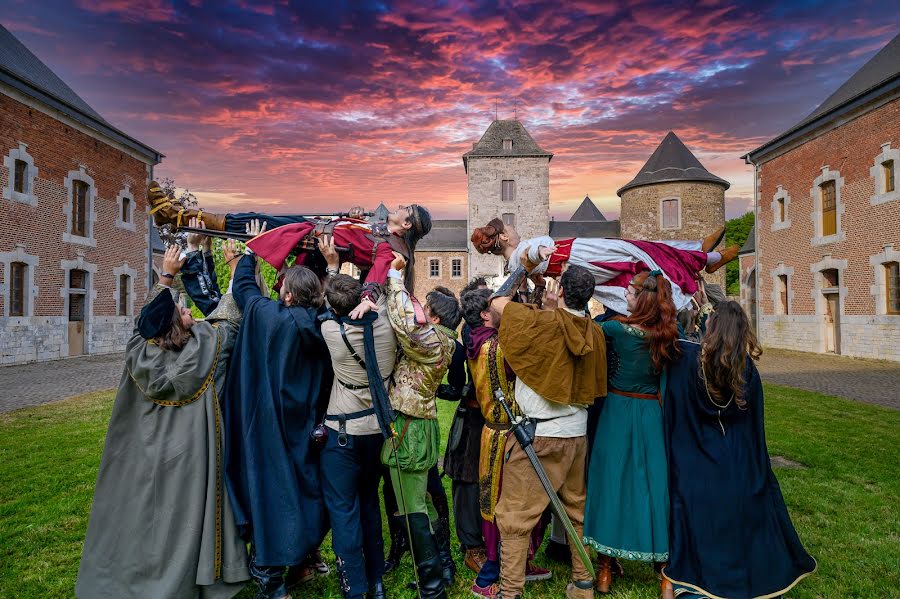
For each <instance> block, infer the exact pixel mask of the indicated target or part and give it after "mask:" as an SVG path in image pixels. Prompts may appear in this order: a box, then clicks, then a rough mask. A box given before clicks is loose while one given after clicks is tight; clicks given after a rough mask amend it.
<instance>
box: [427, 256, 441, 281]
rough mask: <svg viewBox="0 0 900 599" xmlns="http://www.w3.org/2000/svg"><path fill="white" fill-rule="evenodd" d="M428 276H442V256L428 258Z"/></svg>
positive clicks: (435, 277) (434, 277)
mask: <svg viewBox="0 0 900 599" xmlns="http://www.w3.org/2000/svg"><path fill="white" fill-rule="evenodd" d="M428 276H429V278H432V279H437V278H440V276H441V260H440V258H429V259H428Z"/></svg>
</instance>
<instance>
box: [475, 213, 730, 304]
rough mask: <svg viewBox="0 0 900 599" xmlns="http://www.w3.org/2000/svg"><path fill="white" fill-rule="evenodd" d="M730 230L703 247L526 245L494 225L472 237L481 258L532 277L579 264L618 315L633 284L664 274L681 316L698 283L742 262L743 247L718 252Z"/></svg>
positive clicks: (629, 242)
mask: <svg viewBox="0 0 900 599" xmlns="http://www.w3.org/2000/svg"><path fill="white" fill-rule="evenodd" d="M724 235H725V229H724V228H722V229H720V230H718V231H715V232H713V233H711V234H710V235H708V236H706V237H705V238H704V239H702V240H700V241H638V240H633V239H616V238H608V237H598V238H593V237H590V238H586V237H574V238H569V239H558V240H554V239H553V238H551V237H549V236H546V235H544V236H542V237H535V238H532V239H525V240H523V239H521V238H520V237H519V234H518V232H517V231H516V229H515V227H514V226H512V225H508V224H504V222H503V221H502V220H500V219H499V218H495V219H492V220H491V221H490V222H489V223H487V224H486V225H485V226H483V227H477V228H476V229H475V230H474V231H473V232H472V237H471V242H472V245H473V246H474V247H475V250H477V251H478V253H480V254H495V255H498V256H503V257H504V258H505V259H506V260H507V264H508V265H509V269H510V270H514V269H515V268H517V267H518V266H520V265H522V264H526V263H527V267H528V271H529V274H530V275H532V276H534V275H543V276H550V277H555V276H558V275H560V274H561V273H562V271H563V270H564V266H565V265H566V264H569V265H571V264H577V265H578V266H583V267H584V268H587V269H588V270H589V271H590V272H591V274H592V275H594V281H595V287H594V299H596V300H597V301H599V302H600V303H602V304H603V305H604V306H606V308H609V309H612V310H615V311H616V312H618V313H619V314H627V313H628V305H627V300H626V298H625V290H626V288H627V284H628V282H629V281H630V280H631V278H632V277H633V276H634V275H635V274H637V273H639V272H641V271H645V270H653V269H660V270H662V272H663V274H664V275H665V277H666V278H667V279H668V280H669V281H670V283H671V284H672V299H673V300H674V302H675V307H676V309H678V310H681V309H683V308H685V307H687V306H688V305H689V304H690V301H691V296H692V295H693V294H694V293H695V292H696V291H697V277H698V276H699V275H700V273H701V272H702V271H703V270H704V269H705V270H706V272H707V273H713V272H715V271H717V270H718V269H719V268H721V267H723V266H724V265H725V264H727V263H728V262H730V261H732V260H734V259H735V258H736V257H737V253H738V250H739V249H740V248H739V247H738V246H736V245H733V246H731V247H728V248H725V249H724V250H722V251H721V252H717V251H714V249H715V247H716V246H717V245H718V244H719V243H720V242H721V240H722V238H723V237H724Z"/></svg>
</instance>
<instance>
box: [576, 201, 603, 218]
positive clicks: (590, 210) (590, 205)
mask: <svg viewBox="0 0 900 599" xmlns="http://www.w3.org/2000/svg"><path fill="white" fill-rule="evenodd" d="M569 220H606V217H605V216H603V213H602V212H600V209H599V208H597V205H596V204H594V202H593V201H592V200H591V196H584V199H583V200H581V205H580V206H578V209H577V210H575V212H574V213H573V214H572V217H571V218H569Z"/></svg>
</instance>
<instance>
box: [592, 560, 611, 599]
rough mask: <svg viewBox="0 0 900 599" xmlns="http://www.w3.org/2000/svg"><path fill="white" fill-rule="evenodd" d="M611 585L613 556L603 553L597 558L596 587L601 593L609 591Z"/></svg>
mask: <svg viewBox="0 0 900 599" xmlns="http://www.w3.org/2000/svg"><path fill="white" fill-rule="evenodd" d="M611 586H612V558H611V557H609V556H608V555H603V554H602V553H601V554H600V555H599V559H598V560H597V578H596V579H595V580H594V588H596V589H597V590H598V591H599V592H601V593H608V592H609V587H611Z"/></svg>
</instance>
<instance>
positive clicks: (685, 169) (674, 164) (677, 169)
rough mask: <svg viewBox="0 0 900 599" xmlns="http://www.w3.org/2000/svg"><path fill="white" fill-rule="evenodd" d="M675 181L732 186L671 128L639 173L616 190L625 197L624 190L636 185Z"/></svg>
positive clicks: (726, 187)
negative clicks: (710, 170) (697, 155)
mask: <svg viewBox="0 0 900 599" xmlns="http://www.w3.org/2000/svg"><path fill="white" fill-rule="evenodd" d="M672 181H709V182H711V183H718V184H719V185H722V186H724V187H725V189H728V188H729V187H731V184H730V183H729V182H728V181H726V180H725V179H722V178H720V177H717V176H715V175H714V174H712V173H710V172H709V171H708V170H706V168H704V166H703V165H702V164H700V161H699V160H697V157H696V156H694V155H693V154H692V153H691V151H690V150H688V149H687V146H685V145H684V143H683V142H682V141H681V140H680V139H678V136H677V135H675V133H674V132H672V131H669V133H668V134H667V135H666V136H665V137H664V138H663V140H662V142H661V143H660V144H659V146H657V148H656V150H654V151H653V154H651V155H650V158H649V159H648V160H647V163H646V164H644V166H643V167H642V168H641V170H640V171H639V172H638V174H637V176H636V177H635V178H634V179H632V180H631V182H630V183H628V184H627V185H625V186H623V187H622V188H620V189H619V191H617V192H616V193H617V194H618V195H619V196H620V197H621V196H622V193H623V192H625V191H627V190H629V189H632V188H635V187H640V186H642V185H652V184H654V183H667V182H672Z"/></svg>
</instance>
